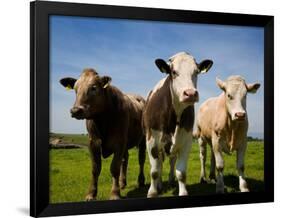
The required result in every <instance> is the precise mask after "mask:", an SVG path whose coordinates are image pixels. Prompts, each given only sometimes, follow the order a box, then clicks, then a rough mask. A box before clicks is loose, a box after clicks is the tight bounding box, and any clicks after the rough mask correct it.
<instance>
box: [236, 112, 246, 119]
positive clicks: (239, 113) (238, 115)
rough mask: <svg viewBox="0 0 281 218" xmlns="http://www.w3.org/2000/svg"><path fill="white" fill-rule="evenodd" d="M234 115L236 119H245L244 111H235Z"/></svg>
mask: <svg viewBox="0 0 281 218" xmlns="http://www.w3.org/2000/svg"><path fill="white" fill-rule="evenodd" d="M235 117H236V118H238V119H245V117H246V113H245V112H236V113H235Z"/></svg>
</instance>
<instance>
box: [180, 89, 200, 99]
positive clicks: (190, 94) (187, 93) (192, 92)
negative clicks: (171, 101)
mask: <svg viewBox="0 0 281 218" xmlns="http://www.w3.org/2000/svg"><path fill="white" fill-rule="evenodd" d="M183 95H184V98H185V99H186V101H194V102H195V101H198V97H199V94H198V91H197V90H196V89H186V90H184V92H183Z"/></svg>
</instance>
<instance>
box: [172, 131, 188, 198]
mask: <svg viewBox="0 0 281 218" xmlns="http://www.w3.org/2000/svg"><path fill="white" fill-rule="evenodd" d="M177 142H179V143H181V146H180V149H179V151H178V157H177V163H176V177H177V179H178V183H179V196H183V195H188V192H187V190H186V186H185V184H186V168H187V160H188V156H189V153H190V149H191V144H192V131H189V132H186V131H185V130H184V129H180V130H179V131H178V136H177V139H176V141H175V143H177Z"/></svg>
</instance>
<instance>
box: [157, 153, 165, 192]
mask: <svg viewBox="0 0 281 218" xmlns="http://www.w3.org/2000/svg"><path fill="white" fill-rule="evenodd" d="M158 159H159V164H158V175H159V176H158V183H157V191H158V193H161V191H162V188H163V184H162V167H163V161H164V151H163V150H160V151H159V157H158Z"/></svg>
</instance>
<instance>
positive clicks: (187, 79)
mask: <svg viewBox="0 0 281 218" xmlns="http://www.w3.org/2000/svg"><path fill="white" fill-rule="evenodd" d="M170 63H171V64H170V67H171V70H172V72H171V75H172V85H171V91H172V94H173V97H174V98H175V100H177V101H178V102H179V103H187V105H188V103H189V102H185V94H184V92H185V91H186V90H189V91H197V90H196V86H197V74H198V67H197V64H196V62H195V60H194V58H193V57H192V56H191V55H188V54H187V53H184V52H183V53H178V54H176V55H175V56H173V57H171V58H170ZM190 104H194V102H191V103H190Z"/></svg>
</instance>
